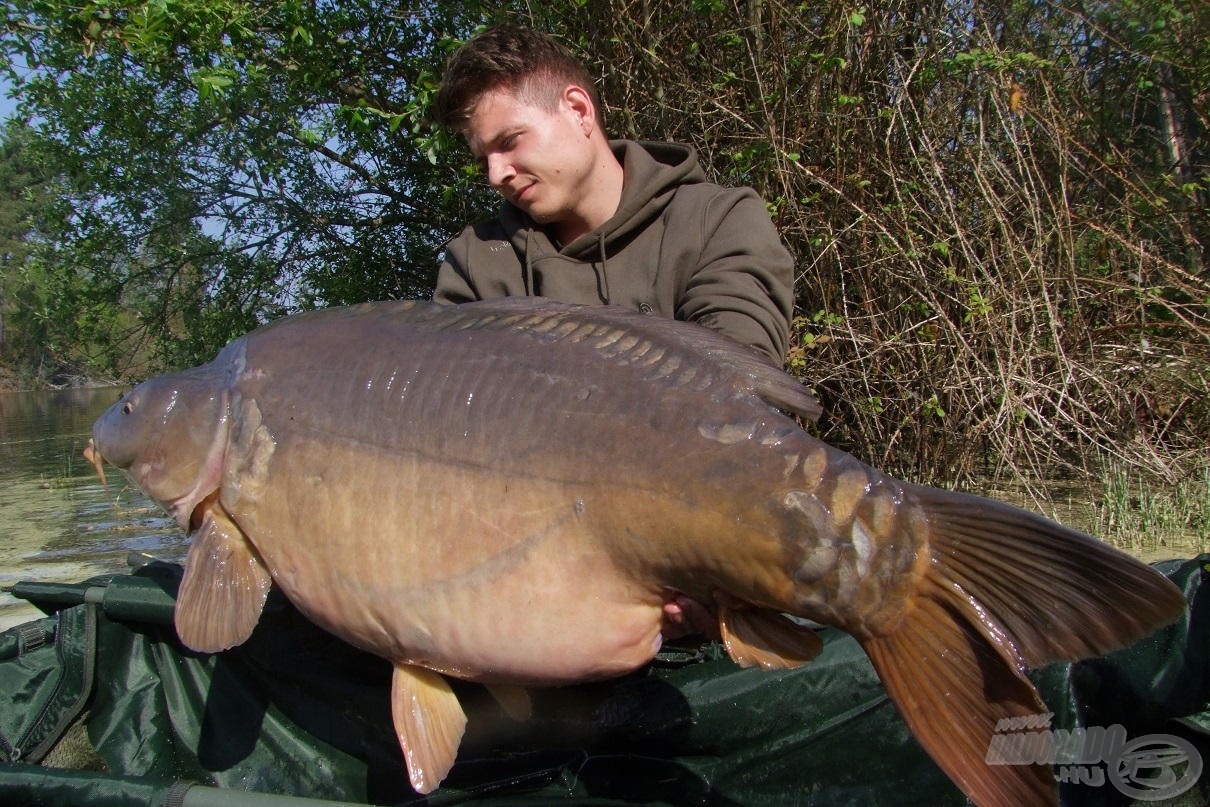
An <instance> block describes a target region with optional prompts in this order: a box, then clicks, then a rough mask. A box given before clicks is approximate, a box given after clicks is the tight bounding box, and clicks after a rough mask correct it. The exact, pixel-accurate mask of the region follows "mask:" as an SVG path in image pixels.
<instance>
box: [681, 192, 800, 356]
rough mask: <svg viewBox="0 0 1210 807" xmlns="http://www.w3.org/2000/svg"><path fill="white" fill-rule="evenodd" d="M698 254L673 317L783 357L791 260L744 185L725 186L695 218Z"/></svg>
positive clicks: (791, 284) (791, 300) (756, 199)
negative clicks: (699, 253) (697, 324)
mask: <svg viewBox="0 0 1210 807" xmlns="http://www.w3.org/2000/svg"><path fill="white" fill-rule="evenodd" d="M698 224H699V226H700V227H701V231H700V232H699V233H698V236H697V237H698V238H699V239H700V243H701V255H700V258H699V262H698V268H697V269H696V270H695V271H694V272H693V274H692V276H691V277H690V278H689V279H688V284H687V286H686V288H685V292H684V294H683V296H682V298H681V300H680V301H679V303H678V311H677V318H678V319H685V320H690V321H693V322H698V323H700V324H702V325H705V326H707V327H710V328H713V329H714V330H717V331H720V332H721V333H724V334H726V335H727V336H729V337H731V338H732V339H734V340H736V341H737V342H741V343H743V344H746V345H751V346H752V347H754V348H756V349H757V350H759V351H761V352H762V353H765V354H766V355H768V356H769V358H771V359H773V360H774V361H775V362H776V363H777V364H778V365H781V364H782V362H784V361H785V355H786V349H787V347H788V344H789V335H790V334H789V331H790V317H791V316H792V314H793V310H794V260H793V258H791V256H790V253H789V252H788V251H786V248H785V247H784V246H783V245H782V242H781V237H780V236H779V234H778V232H777V228H776V227H774V226H773V222H772V220H771V219H770V218H769V213H768V211H767V210H766V208H765V204H764V202H763V201H762V200H761V199H760V197H759V196H757V195H756V193H755V191H753V190H752V189H750V188H735V189H729V190H727V191H725V192H724V193H721V194H718V195H717V196H715V197H714V198H713V199H711V200H710V202H709V204H708V205H707V206H706V210H705V214H704V215H702V216H700V217H699V221H698Z"/></svg>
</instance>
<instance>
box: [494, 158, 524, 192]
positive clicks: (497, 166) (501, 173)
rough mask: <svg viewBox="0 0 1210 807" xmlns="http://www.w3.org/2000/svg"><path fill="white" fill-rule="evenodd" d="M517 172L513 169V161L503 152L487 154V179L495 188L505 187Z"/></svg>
mask: <svg viewBox="0 0 1210 807" xmlns="http://www.w3.org/2000/svg"><path fill="white" fill-rule="evenodd" d="M516 173H517V172H516V171H514V170H513V167H512V163H511V162H509V160H507V159H505V157H504V156H503V155H501V154H489V155H487V181H488V183H490V184H491V186H492V187H493V188H496V189H499V188H502V187H504V185H505V184H506V183H507V182H508V180H510V179H512V178H513V176H514V175H515V174H516Z"/></svg>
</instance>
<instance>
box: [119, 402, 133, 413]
mask: <svg viewBox="0 0 1210 807" xmlns="http://www.w3.org/2000/svg"><path fill="white" fill-rule="evenodd" d="M133 411H134V404H132V403H131V402H130V401H126V402H125V403H124V404H122V414H123V415H129V414H130V413H131V412H133Z"/></svg>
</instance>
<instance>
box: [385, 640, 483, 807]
mask: <svg viewBox="0 0 1210 807" xmlns="http://www.w3.org/2000/svg"><path fill="white" fill-rule="evenodd" d="M391 716H392V717H393V718H394V721H395V735H396V736H397V737H398V738H399V745H400V747H401V748H402V749H403V758H404V759H405V760H406V761H407V765H408V778H409V779H410V780H411V782H412V787H413V788H414V789H415V790H416V792H417V793H432V792H433V791H434V790H436V789H437V786H438V785H440V784H441V781H442V780H443V779H445V776H446V774H448V773H449V772H450V768H452V767H454V759H455V757H457V756H458V746H459V744H460V743H461V742H462V733H463V732H464V731H465V730H466V713H465V712H463V711H462V705H461V704H459V703H458V696H457V695H455V694H454V691H453V690H452V689H450V685H449V684H447V683H446V681H445V679H444V678H442V677H441V676H440V675H438V674H437V673H435V672H433V671H432V670H426V669H425V668H423V667H416V666H413V665H411V664H396V665H395V674H394V676H393V677H392V678H391Z"/></svg>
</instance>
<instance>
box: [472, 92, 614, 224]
mask: <svg viewBox="0 0 1210 807" xmlns="http://www.w3.org/2000/svg"><path fill="white" fill-rule="evenodd" d="M589 113H591V110H589ZM584 116H585V113H584V111H583V110H582V109H581V108H579V107H578V106H577V104H576V103H575V101H574V98H573V99H572V100H568V99H567V98H566V97H564V98H562V99H561V100H560V102H559V104H558V106H557V107H556V108H555V109H553V110H547V109H543V108H542V107H540V106H535V105H534V104H532V103H529V102H527V101H524V100H522V99H521V98H519V97H518V96H517V95H515V94H514V93H512V92H511V91H509V90H502V89H501V90H492V91H489V92H487V93H485V94H484V95H483V96H482V97H481V98H480V99H479V102H478V103H477V104H476V105H475V108H474V111H473V112H472V113H471V116H470V120H469V121H468V122H467V125H466V128H465V130H464V133H465V134H466V139H467V142H468V143H469V144H470V148H471V152H472V153H473V154H474V155H475V157H476V158H477V159H478V160H479V162H480V164H481V165H482V166H483V167H484V170H486V172H487V179H488V182H490V183H491V186H492V187H493V188H495V189H496V190H497V191H499V193H500V195H501V196H503V197H504V198H505V199H507V200H508V201H510V202H512V203H513V204H514V205H516V206H517V207H519V208H521V209H522V210H524V211H525V212H526V213H528V214H529V215H530V217H531V218H533V219H534V220H535V221H537V222H538V223H540V224H550V223H558V222H561V221H565V220H566V219H568V218H569V217H570V216H572V215H573V214H574V213H575V211H576V210H577V208H579V207H581V205H582V202H583V200H584V198H585V196H586V194H587V193H588V190H589V184H588V183H587V182H586V179H587V177H588V175H589V174H590V172H591V170H592V166H593V154H592V150H591V148H590V145H589V140H588V137H587V135H586V132H585V127H584Z"/></svg>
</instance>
